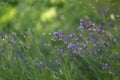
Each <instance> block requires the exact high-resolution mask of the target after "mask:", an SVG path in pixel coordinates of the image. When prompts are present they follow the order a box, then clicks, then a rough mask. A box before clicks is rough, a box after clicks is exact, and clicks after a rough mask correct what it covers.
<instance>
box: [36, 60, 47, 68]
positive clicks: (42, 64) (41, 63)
mask: <svg viewBox="0 0 120 80" xmlns="http://www.w3.org/2000/svg"><path fill="white" fill-rule="evenodd" d="M45 66H46V65H45V63H44V62H42V61H41V62H39V64H38V67H39V68H43V67H45Z"/></svg>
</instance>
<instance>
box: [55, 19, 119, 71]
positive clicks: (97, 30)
mask: <svg viewBox="0 0 120 80" xmlns="http://www.w3.org/2000/svg"><path fill="white" fill-rule="evenodd" d="M114 29H115V24H114V23H113V22H112V21H108V22H105V23H99V24H96V23H94V22H93V21H88V20H85V19H80V25H79V26H78V27H77V29H76V30H77V31H75V32H74V33H71V34H68V35H63V34H61V33H59V32H54V33H53V35H54V36H55V38H56V39H57V40H58V41H59V40H60V41H61V40H62V41H63V45H62V46H64V47H63V49H62V50H60V49H59V48H58V47H60V45H57V46H58V47H57V48H56V49H57V50H58V52H59V53H60V52H61V51H62V52H64V54H69V53H70V54H72V55H75V56H83V55H85V53H86V55H87V56H89V54H90V55H92V56H94V58H93V59H96V60H98V61H99V60H100V61H101V62H102V60H103V58H105V59H108V60H113V58H115V55H113V54H114V52H113V51H112V49H111V48H113V47H112V45H114V43H116V44H117V45H118V44H119V42H118V41H117V38H116V37H115V35H114V34H112V32H111V30H114ZM65 38H66V40H65ZM65 41H66V42H67V43H66V44H64V42H65ZM114 46H115V45H114ZM114 50H115V49H114ZM116 50H117V49H116ZM116 52H117V51H116ZM118 52H119V51H118ZM98 54H99V55H98ZM111 58H112V59H111ZM96 60H95V61H96ZM105 61H106V62H107V60H105ZM105 61H103V62H102V63H104V62H105ZM101 66H102V65H101ZM102 69H103V70H104V71H109V70H110V69H111V67H110V66H109V64H105V65H103V66H102Z"/></svg>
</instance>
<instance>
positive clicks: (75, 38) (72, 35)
mask: <svg viewBox="0 0 120 80" xmlns="http://www.w3.org/2000/svg"><path fill="white" fill-rule="evenodd" d="M69 36H70V37H71V38H72V40H75V41H78V38H77V37H76V35H75V34H74V33H73V34H70V35H69Z"/></svg>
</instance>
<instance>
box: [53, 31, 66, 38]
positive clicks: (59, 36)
mask: <svg viewBox="0 0 120 80" xmlns="http://www.w3.org/2000/svg"><path fill="white" fill-rule="evenodd" d="M53 35H54V36H55V37H56V38H58V39H59V40H63V37H64V36H63V35H62V34H60V33H59V32H54V33H53Z"/></svg>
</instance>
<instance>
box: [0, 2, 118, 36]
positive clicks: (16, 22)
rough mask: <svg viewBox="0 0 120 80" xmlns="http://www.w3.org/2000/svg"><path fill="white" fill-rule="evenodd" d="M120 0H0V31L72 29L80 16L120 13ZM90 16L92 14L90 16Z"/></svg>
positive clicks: (97, 18) (95, 18)
mask: <svg viewBox="0 0 120 80" xmlns="http://www.w3.org/2000/svg"><path fill="white" fill-rule="evenodd" d="M119 4H120V1H119V0H0V32H2V31H4V32H9V31H18V32H20V31H33V32H35V33H36V34H40V33H42V32H53V31H65V32H71V31H72V30H74V28H76V27H78V26H79V19H80V18H90V20H92V21H95V22H97V21H102V20H103V19H108V18H103V17H104V15H105V16H107V17H109V16H110V14H119V12H120V10H119V9H120V6H119ZM88 16H89V17H88Z"/></svg>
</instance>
